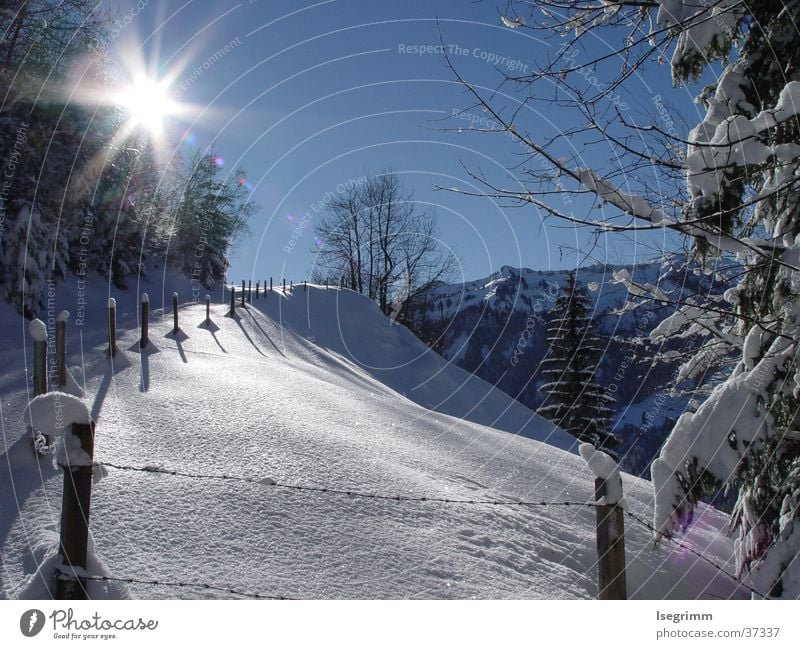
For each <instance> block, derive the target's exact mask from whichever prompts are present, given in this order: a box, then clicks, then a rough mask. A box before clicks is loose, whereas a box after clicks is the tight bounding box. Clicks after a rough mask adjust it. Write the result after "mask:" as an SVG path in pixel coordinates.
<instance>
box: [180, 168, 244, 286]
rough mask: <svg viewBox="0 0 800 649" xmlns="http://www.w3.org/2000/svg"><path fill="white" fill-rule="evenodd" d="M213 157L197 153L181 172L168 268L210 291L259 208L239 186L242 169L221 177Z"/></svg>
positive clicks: (226, 267)
mask: <svg viewBox="0 0 800 649" xmlns="http://www.w3.org/2000/svg"><path fill="white" fill-rule="evenodd" d="M217 159H218V158H217V156H216V155H215V154H214V153H213V152H207V153H198V154H196V155H195V157H194V158H193V159H192V160H190V161H189V163H188V165H187V169H186V170H185V171H184V172H182V177H181V180H180V188H181V191H180V196H179V198H178V201H177V205H176V208H175V211H174V228H173V236H172V238H171V240H170V243H169V259H170V261H171V263H172V264H173V265H174V266H175V267H176V268H179V269H181V270H183V271H184V272H185V273H186V274H187V275H188V276H190V277H192V278H193V279H195V280H196V281H197V282H199V283H200V284H201V285H202V286H204V287H206V288H211V287H212V286H213V285H214V282H217V281H221V280H223V279H224V277H225V273H226V272H227V269H228V252H229V251H230V249H231V246H233V245H234V243H235V242H236V240H237V239H238V238H239V237H241V236H242V235H243V234H244V233H245V232H246V230H247V221H248V219H249V217H250V216H251V215H252V214H253V212H255V211H256V210H257V209H258V206H257V205H256V204H255V203H253V202H251V201H250V195H249V192H248V190H247V188H246V187H245V185H244V183H243V182H241V180H242V179H243V178H245V172H244V171H243V170H237V171H235V172H234V173H233V174H226V175H224V176H223V173H222V170H221V169H220V168H219V167H218V166H217V164H216V160H217Z"/></svg>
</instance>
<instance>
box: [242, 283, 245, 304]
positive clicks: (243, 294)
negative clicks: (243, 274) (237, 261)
mask: <svg viewBox="0 0 800 649" xmlns="http://www.w3.org/2000/svg"><path fill="white" fill-rule="evenodd" d="M245 297H246V294H245V290H244V280H242V308H243V309H244V300H245Z"/></svg>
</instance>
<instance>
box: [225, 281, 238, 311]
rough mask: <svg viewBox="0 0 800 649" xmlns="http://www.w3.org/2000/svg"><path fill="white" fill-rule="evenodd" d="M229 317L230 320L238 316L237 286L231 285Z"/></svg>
mask: <svg viewBox="0 0 800 649" xmlns="http://www.w3.org/2000/svg"><path fill="white" fill-rule="evenodd" d="M227 315H228V317H229V318H233V317H235V316H236V286H235V285H233V284H231V310H230V311H229V312H228V314H227Z"/></svg>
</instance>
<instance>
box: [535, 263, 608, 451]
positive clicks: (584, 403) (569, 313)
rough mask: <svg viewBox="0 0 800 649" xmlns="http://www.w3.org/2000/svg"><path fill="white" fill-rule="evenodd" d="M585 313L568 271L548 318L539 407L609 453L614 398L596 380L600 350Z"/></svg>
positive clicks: (584, 302) (582, 296) (585, 304)
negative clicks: (541, 393)
mask: <svg viewBox="0 0 800 649" xmlns="http://www.w3.org/2000/svg"><path fill="white" fill-rule="evenodd" d="M589 314H590V306H589V298H588V297H587V295H586V293H585V292H584V291H583V290H581V289H580V288H578V287H577V286H576V285H575V274H574V273H570V274H569V275H568V276H567V286H566V288H565V290H564V292H563V293H562V294H561V295H559V296H558V297H557V298H556V301H555V304H554V305H553V309H552V310H551V311H550V315H549V318H548V322H547V329H546V332H547V343H548V345H549V346H550V349H549V352H548V354H547V356H546V357H545V358H544V360H543V361H542V364H541V366H542V368H543V369H542V374H543V375H544V376H545V377H546V378H547V380H548V381H549V382H548V383H545V384H544V385H543V386H542V388H541V389H542V391H543V392H544V393H545V394H546V395H547V397H546V399H545V401H544V403H543V404H542V406H540V407H539V409H538V412H539V414H540V415H542V416H543V417H546V418H547V419H550V420H551V421H553V422H554V423H556V424H558V425H559V426H561V427H562V428H563V429H564V430H566V431H567V432H569V433H571V434H572V435H574V436H575V437H577V438H578V439H579V440H580V441H582V442H588V443H590V444H592V445H594V446H595V447H596V448H602V449H603V450H605V451H606V452H608V451H611V452H612V453H613V449H614V448H615V447H616V446H617V443H618V442H617V439H616V438H615V437H614V435H613V434H612V433H611V432H610V427H611V417H612V414H613V409H612V407H611V406H612V403H613V401H614V399H613V397H612V396H611V395H610V394H609V392H608V391H607V390H606V389H605V388H604V387H603V386H601V385H599V384H598V383H597V382H596V381H595V373H596V371H597V367H598V364H599V361H600V358H601V356H602V352H603V349H602V344H601V341H600V339H599V337H598V335H597V331H596V327H595V323H594V322H593V320H592V319H591V318H590V316H589Z"/></svg>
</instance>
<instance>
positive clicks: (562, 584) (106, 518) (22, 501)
mask: <svg viewBox="0 0 800 649" xmlns="http://www.w3.org/2000/svg"><path fill="white" fill-rule="evenodd" d="M182 282H183V280H180V278H176V277H173V276H171V275H166V276H164V277H151V278H145V279H143V280H142V282H141V284H142V288H147V289H148V290H150V292H151V295H153V296H154V298H155V296H158V298H155V299H154V304H153V305H152V306H153V307H154V309H153V312H152V322H151V335H152V337H153V339H154V340H155V339H156V338H159V339H160V341H161V344H160V345H159V351H158V352H157V353H151V354H143V355H140V354H139V351H138V346H137V344H136V343H137V340H138V330H137V319H136V318H137V302H138V300H137V295H136V293H133V292H131V293H119V294H117V300H118V303H119V310H118V316H119V318H118V329H119V346H120V353H119V354H118V356H117V357H116V358H115V360H114V362H113V363H110V362H109V360H108V359H107V357H106V355H105V353H104V352H105V348H106V346H107V331H106V316H107V313H106V311H105V309H106V304H107V297H108V286H107V284H106V283H105V282H103V281H102V280H100V279H98V280H91V279H90V280H87V284H86V289H85V301H86V314H85V320H86V323H87V324H86V327H85V328H84V329H83V331H82V340H83V350H80V349H79V348H78V345H68V350H69V351H70V353H71V354H73V355H74V356H73V357H72V358H73V362H74V359H80V358H81V353H82V354H83V358H84V359H85V364H84V365H83V370H84V371H83V376H84V379H85V383H86V394H87V399H86V405H88V410H89V414H90V415H91V416H92V418H93V419H94V420H95V421H97V431H96V439H95V461H96V462H99V463H103V462H108V463H114V464H123V465H131V466H139V467H144V466H159V467H162V468H163V469H165V470H177V471H181V472H186V473H198V474H215V475H222V474H225V475H230V476H241V477H246V478H248V479H250V480H251V482H241V481H235V480H209V479H205V480H201V479H192V478H189V477H185V476H179V475H169V474H164V473H160V474H150V473H142V472H134V471H124V470H117V469H114V468H111V467H108V475H107V476H106V477H105V478H104V479H103V480H101V481H99V482H98V483H97V484H96V485H95V487H94V488H93V494H92V511H91V531H92V538H93V540H94V544H95V545H94V547H95V549H94V554H93V555H92V556H93V561H94V560H95V559H96V560H98V562H99V560H100V559H102V565H101V564H100V563H95V564H93V565H91V566H90V567H89V568H88V571H89V572H92V573H94V574H97V573H98V572H99V573H100V574H109V575H114V576H119V577H135V578H146V579H156V580H160V581H176V582H177V581H193V582H197V581H202V582H205V583H214V584H221V585H227V586H230V587H236V588H239V589H242V590H245V591H247V592H261V593H265V594H274V595H283V596H288V597H300V598H426V599H431V598H433V599H436V598H517V599H518V598H547V599H564V598H567V599H586V598H593V597H595V596H596V594H597V587H596V540H595V512H594V511H593V509H591V508H589V507H548V508H537V507H507V506H489V505H479V506H478V505H476V506H468V505H466V506H465V505H449V506H448V505H445V504H443V503H430V502H413V503H412V502H393V501H385V500H370V499H364V498H354V497H349V498H348V497H346V496H339V495H332V494H326V493H319V492H302V491H297V490H293V489H286V488H282V487H279V486H275V485H274V484H273V483H278V484H299V485H306V486H311V487H328V488H335V489H344V490H351V491H357V492H360V493H377V494H398V495H407V496H422V495H424V496H430V497H440V498H451V499H467V500H469V499H476V500H477V499H492V500H493V499H497V500H536V501H539V500H545V501H553V502H563V501H566V500H569V501H573V502H579V503H584V502H591V501H592V500H593V497H594V486H593V483H594V476H593V475H592V473H591V472H590V471H589V470H587V467H586V465H585V463H584V462H583V460H581V458H580V457H578V456H577V455H575V454H574V453H573V452H570V451H566V450H563V449H561V448H558V447H557V446H564V447H566V446H568V445H569V444H571V443H572V438H571V437H570V436H567V435H566V434H565V433H564V432H563V431H560V430H559V429H557V428H555V427H553V426H552V425H551V424H549V423H548V422H546V421H545V420H543V419H541V418H540V417H538V416H536V415H535V414H534V413H532V412H531V411H530V410H528V409H526V408H524V407H523V406H521V405H520V404H518V403H516V402H514V401H513V400H512V399H510V398H509V397H507V396H505V395H504V394H502V393H500V392H499V391H498V390H496V389H495V388H493V387H492V386H490V385H489V384H487V383H485V382H483V381H481V380H479V379H477V378H475V377H472V376H470V375H469V374H467V373H466V372H463V371H462V370H460V369H459V368H457V367H455V366H454V365H452V363H449V362H447V361H446V360H445V359H443V358H441V357H439V356H437V355H436V354H435V353H433V352H432V351H430V350H428V349H427V348H425V347H424V346H423V345H422V344H421V343H420V342H419V341H418V340H417V339H416V338H414V337H413V336H412V335H411V334H410V333H409V332H408V331H407V330H406V329H405V328H404V327H402V326H400V325H397V324H391V323H390V322H389V321H388V320H387V319H386V318H385V317H384V316H383V315H382V314H381V313H380V311H379V310H378V309H377V307H376V306H375V305H374V304H372V303H371V302H369V301H368V300H366V299H365V298H363V297H361V296H359V295H356V294H354V293H352V292H350V291H346V290H337V289H329V290H328V291H325V290H324V289H323V288H321V287H315V286H312V285H309V286H308V289H307V291H306V292H301V293H298V294H297V295H296V296H291V295H289V296H284V295H283V294H278V293H273V294H271V295H269V296H267V297H266V298H259V300H258V301H255V300H254V302H253V304H252V305H248V307H247V308H245V309H237V315H238V316H239V318H237V319H235V320H234V319H231V318H223V317H222V315H223V314H224V313H225V311H226V308H227V300H226V299H225V298H226V297H227V295H225V294H222V293H221V292H220V293H219V294H215V303H213V304H212V307H211V310H212V317H214V318H215V321H216V322H218V323H219V328H218V329H215V330H213V331H212V330H209V329H204V328H201V327H200V325H201V324H202V323H203V322H204V320H205V305H187V306H184V307H183V308H182V313H181V318H182V322H185V323H186V331H187V334H188V338H186V339H185V340H183V341H180V342H178V341H174V340H171V339H169V338H166V335H167V334H168V333H169V331H170V330H171V328H172V322H171V313H170V306H171V305H169V303H168V296H170V295H171V293H172V291H173V290H175V289H177V290H178V291H179V292H181V293H182V294H189V292H190V290H191V286H190V283H189V281H188V280H186V281H185V282H183V283H182ZM75 295H76V291H75V284H69V283H67V284H66V285H63V286H61V287H60V290H59V296H58V301H59V304H58V306H59V307H61V306H65V307H67V306H73V304H71V303H70V300H74V299H75ZM156 299H157V302H156ZM18 321H19V316H17V315H16V313H15V312H14V310H13V308H12V307H11V306H9V305H5V304H0V322H2V324H3V326H2V328H0V335H1V336H2V338H3V340H2V342H3V344H2V345H0V361H1V362H2V366H3V367H5V368H9V369H7V370H6V371H5V372H4V373H3V374H0V386H2V393H3V395H4V399H3V410H2V417H3V419H4V421H5V427H4V429H5V431H6V434H5V436H4V445H5V446H4V448H3V450H2V452H1V453H2V455H3V457H2V458H0V485H1V486H2V488H0V552H2V556H3V563H2V566H1V567H0V592H2V593H6V594H7V595H9V596H12V597H46V596H47V594H48V592H49V588H50V582H49V580H48V581H47V582H45V581H43V580H42V579H41V577H37V576H36V575H37V572H38V573H39V574H41V575H44V576H47V575H49V574H52V570H53V568H54V567H55V565H56V563H57V558H55V557H54V555H53V552H54V548H55V547H56V543H57V540H56V538H55V533H54V530H57V529H58V524H59V506H60V498H61V496H60V494H61V488H62V484H63V477H62V472H61V471H60V470H59V469H58V468H57V467H52V466H49V463H48V462H41V461H39V460H37V459H36V458H35V456H34V455H33V453H32V452H31V447H30V439H29V435H28V434H27V432H26V430H25V427H24V426H23V425H22V424H21V423H20V424H17V425H15V424H14V423H13V422H14V421H15V420H16V419H18V418H19V416H20V414H21V413H22V412H23V411H24V409H25V406H26V405H27V401H28V397H27V389H26V377H25V372H24V367H25V364H24V360H23V350H24V345H22V344H20V341H18V340H17V337H18V336H19V335H20V334H19V330H20V328H19V327H15V326H12V325H13V324H14V323H15V322H18ZM123 350H124V351H123ZM145 376H146V377H147V379H148V380H147V382H146V383H147V387H146V389H143V380H142V379H143V377H145ZM65 396H66V395H65ZM62 398H63V397H62ZM81 413H82V416H84V417H85V415H86V413H85V412H84V411H81ZM454 415H457V416H454ZM34 419H36V413H34ZM622 479H623V482H624V488H625V500H626V503H627V508H628V509H629V510H630V511H631V512H635V513H637V514H640V515H641V516H642V517H643V518H649V517H650V515H651V513H652V506H653V498H652V485H651V484H650V483H649V482H646V481H643V480H640V479H637V478H633V477H631V476H628V475H622ZM259 483H260V484H259ZM9 485H13V489H11V488H9ZM264 485H270V486H269V488H265V486H264ZM727 520H728V519H727V517H726V516H725V515H723V514H721V513H720V512H717V511H715V510H714V509H712V508H709V507H704V506H701V507H700V510H699V512H698V516H697V518H696V524H695V525H694V526H693V528H692V530H691V531H690V532H689V535H688V537H687V542H688V543H690V544H691V545H692V546H693V547H695V548H697V549H698V550H700V551H701V552H703V553H704V554H706V555H707V556H709V558H711V559H712V560H714V561H715V562H717V563H719V564H721V565H723V566H727V568H728V569H729V570H730V569H731V566H732V565H733V544H732V543H731V542H730V540H729V539H728V538H727V537H726V536H725V535H724V534H723V532H722V530H723V528H724V526H725V524H726V522H727ZM625 538H626V545H627V556H628V564H629V565H628V582H629V585H630V588H629V592H630V594H631V596H632V597H634V598H645V599H653V598H656V599H658V598H663V597H670V598H684V599H694V598H697V597H723V598H728V597H745V596H747V594H748V593H747V592H746V591H745V590H743V589H741V588H739V587H737V586H736V585H735V584H733V583H732V582H731V580H730V578H728V577H725V576H724V575H721V574H719V573H718V572H717V571H716V570H715V569H713V568H712V567H711V566H709V565H708V564H707V563H705V562H703V561H702V560H699V559H697V557H694V556H692V555H690V554H688V553H686V552H683V551H681V550H680V549H679V548H676V547H672V546H670V545H669V544H662V545H661V546H660V547H658V548H653V546H652V543H651V535H650V533H649V531H648V530H646V529H645V528H643V527H641V526H636V525H633V524H631V525H630V526H629V527H627V528H626V532H625ZM115 585H116V582H110V583H108V584H98V585H97V586H98V587H99V586H103V587H104V588H107V589H108V590H107V591H105V592H95V593H93V595H94V596H96V597H114V596H127V595H130V596H131V597H135V598H156V599H158V598H198V597H211V596H215V595H214V594H213V593H210V592H209V591H204V590H195V589H191V588H189V589H186V588H183V589H181V588H177V587H173V586H151V585H144V584H131V585H130V586H129V589H130V590H129V592H128V591H126V592H123V593H119V592H116V591H114V590H113V588H114V587H115ZM91 587H92V588H95V585H91ZM216 596H218V593H217V594H216Z"/></svg>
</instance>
